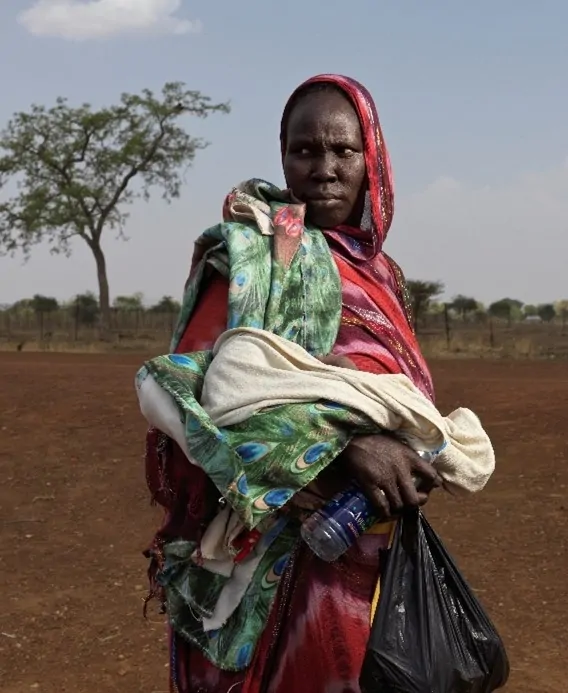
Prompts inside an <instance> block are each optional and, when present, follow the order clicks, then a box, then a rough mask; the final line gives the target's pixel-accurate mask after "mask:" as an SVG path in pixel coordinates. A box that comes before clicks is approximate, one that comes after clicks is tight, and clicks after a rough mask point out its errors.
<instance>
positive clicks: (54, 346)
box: [0, 318, 568, 360]
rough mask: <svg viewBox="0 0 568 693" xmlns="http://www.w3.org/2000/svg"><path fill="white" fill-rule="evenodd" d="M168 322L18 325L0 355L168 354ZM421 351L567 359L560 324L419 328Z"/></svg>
mask: <svg viewBox="0 0 568 693" xmlns="http://www.w3.org/2000/svg"><path fill="white" fill-rule="evenodd" d="M169 322H171V318H170V319H169V321H168V320H165V319H163V318H162V319H161V320H159V321H157V324H156V323H155V324H153V325H152V324H149V320H148V321H141V322H140V324H139V326H138V327H137V326H136V325H134V324H126V325H122V324H117V325H115V326H114V329H113V332H112V338H111V339H110V340H109V341H101V340H99V339H98V336H97V332H96V330H95V329H86V328H82V329H81V330H80V331H77V330H73V329H71V330H67V329H54V330H53V331H52V332H47V333H45V334H46V336H45V337H44V338H43V339H41V338H40V333H39V331H38V330H37V329H34V328H33V327H31V326H22V327H23V329H22V328H20V329H18V330H11V331H10V333H9V334H7V333H6V332H3V331H2V330H0V351H17V350H21V351H26V352H40V351H54V352H60V353H83V354H92V353H132V352H138V353H148V354H160V353H165V352H167V351H168V342H169V336H170V333H171V327H170V326H169ZM419 339H420V343H421V345H422V348H423V350H424V353H425V355H426V356H427V357H429V358H434V359H437V358H458V359H459V358H479V359H514V360H516V359H568V331H566V330H563V328H562V326H561V325H558V324H550V325H544V324H541V325H538V324H537V325H530V324H515V325H513V326H511V327H509V326H507V325H506V324H504V323H495V324H493V325H491V324H479V325H473V324H465V325H464V324H463V323H459V322H454V323H453V324H452V325H451V329H450V338H449V340H448V338H447V336H446V333H445V329H444V326H443V325H442V324H440V323H433V324H432V323H430V324H427V325H425V326H422V327H421V329H420V330H419Z"/></svg>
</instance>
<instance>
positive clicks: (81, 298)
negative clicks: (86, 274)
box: [72, 291, 100, 327]
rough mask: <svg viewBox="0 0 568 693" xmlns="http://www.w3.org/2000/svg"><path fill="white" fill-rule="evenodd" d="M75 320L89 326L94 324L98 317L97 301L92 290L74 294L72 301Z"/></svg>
mask: <svg viewBox="0 0 568 693" xmlns="http://www.w3.org/2000/svg"><path fill="white" fill-rule="evenodd" d="M72 306H73V309H74V310H75V315H76V319H77V322H78V323H79V324H81V325H87V326H89V327H91V326H93V325H95V324H96V322H97V321H98V319H99V312H100V311H99V302H98V301H97V297H96V296H95V294H94V293H93V292H92V291H87V292H85V293H84V294H78V295H77V296H75V298H74V299H73V302H72Z"/></svg>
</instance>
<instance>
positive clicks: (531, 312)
mask: <svg viewBox="0 0 568 693" xmlns="http://www.w3.org/2000/svg"><path fill="white" fill-rule="evenodd" d="M523 315H524V317H525V318H533V317H534V316H535V315H538V308H537V307H536V306H533V305H532V304H530V303H529V304H528V305H526V306H523Z"/></svg>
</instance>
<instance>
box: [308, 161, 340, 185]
mask: <svg viewBox="0 0 568 693" xmlns="http://www.w3.org/2000/svg"><path fill="white" fill-rule="evenodd" d="M312 177H313V179H314V180H317V181H318V182H319V183H332V182H334V181H336V180H337V172H336V167H335V157H334V156H330V155H325V156H321V157H319V158H318V159H317V160H316V161H315V164H314V168H313V172H312Z"/></svg>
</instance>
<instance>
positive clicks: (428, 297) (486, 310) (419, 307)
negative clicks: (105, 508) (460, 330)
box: [2, 280, 568, 331]
mask: <svg viewBox="0 0 568 693" xmlns="http://www.w3.org/2000/svg"><path fill="white" fill-rule="evenodd" d="M408 292H409V298H410V303H411V307H412V312H413V319H414V327H415V329H416V330H417V331H420V327H421V325H422V324H423V323H424V322H425V321H426V320H427V318H428V316H432V315H439V314H442V313H446V314H447V316H449V317H450V318H451V319H452V320H459V321H461V322H463V323H475V322H483V321H485V320H487V319H488V318H492V319H495V320H499V321H503V322H506V323H507V324H508V325H512V324H513V323H516V322H521V321H537V322H544V323H551V322H554V321H561V322H562V324H563V325H565V324H566V323H567V322H568V300H562V301H556V302H555V303H542V304H539V305H532V304H524V303H523V302H522V301H518V300H516V299H512V298H502V299H499V300H498V301H494V302H493V303H490V304H489V305H488V306H485V305H483V304H482V303H480V302H479V301H477V300H476V299H475V298H473V297H472V296H464V295H462V294H458V295H457V296H454V297H453V298H452V299H451V300H450V301H446V302H441V301H440V300H439V297H440V296H441V295H442V294H443V293H444V284H443V283H442V282H439V281H436V282H432V281H424V280H409V281H408ZM180 309H181V306H180V303H179V302H178V301H176V300H175V299H173V298H172V297H171V296H163V297H162V298H161V299H160V300H159V301H158V302H157V303H155V304H153V305H151V306H146V304H145V301H144V295H143V294H142V293H135V294H132V295H130V296H117V297H116V298H115V299H114V301H113V302H112V310H114V311H115V312H120V313H133V312H138V313H155V314H168V315H172V316H175V315H176V314H177V313H179V311H180ZM60 310H68V311H72V312H73V314H74V317H75V320H76V321H77V322H78V323H79V324H80V325H84V326H88V327H94V326H96V325H98V324H99V321H100V304H99V300H98V298H97V296H96V295H95V294H94V293H92V292H85V293H82V294H78V295H77V296H75V297H74V298H73V299H72V300H70V301H68V302H59V301H58V300H57V299H55V298H53V297H51V296H43V295H41V294H36V295H35V296H33V297H32V298H25V299H22V300H21V301H17V302H16V303H14V304H13V305H10V306H4V308H3V311H2V312H5V313H6V312H7V313H10V314H11V315H14V316H15V317H16V316H24V315H32V314H36V315H42V316H45V315H46V314H50V313H55V312H57V311H60Z"/></svg>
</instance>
